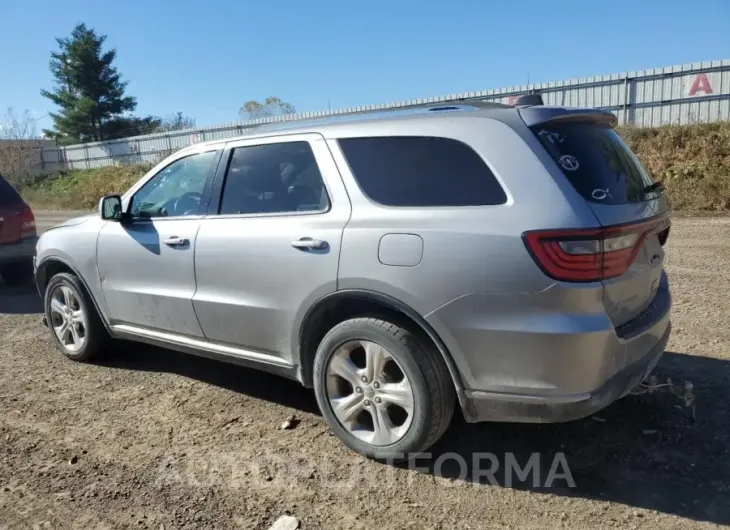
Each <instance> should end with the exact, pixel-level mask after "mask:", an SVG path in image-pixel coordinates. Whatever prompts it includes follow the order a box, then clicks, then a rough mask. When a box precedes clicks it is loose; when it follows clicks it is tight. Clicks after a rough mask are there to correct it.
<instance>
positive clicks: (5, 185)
mask: <svg viewBox="0 0 730 530" xmlns="http://www.w3.org/2000/svg"><path fill="white" fill-rule="evenodd" d="M21 202H23V200H22V199H21V198H20V195H18V192H17V191H15V189H14V188H13V187H12V186H11V185H10V183H9V182H8V181H7V180H5V179H4V178H2V177H0V206H9V205H11V204H18V203H21Z"/></svg>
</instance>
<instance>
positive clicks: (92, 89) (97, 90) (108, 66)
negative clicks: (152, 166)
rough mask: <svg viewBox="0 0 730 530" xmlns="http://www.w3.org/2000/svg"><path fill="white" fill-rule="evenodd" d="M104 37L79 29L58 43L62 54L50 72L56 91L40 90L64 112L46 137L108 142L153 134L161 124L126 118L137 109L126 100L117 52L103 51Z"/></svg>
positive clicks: (57, 115) (54, 55)
mask: <svg viewBox="0 0 730 530" xmlns="http://www.w3.org/2000/svg"><path fill="white" fill-rule="evenodd" d="M104 41H106V35H98V34H97V33H96V32H95V31H94V30H93V29H89V28H87V27H86V25H85V24H78V25H77V26H76V27H75V28H74V29H73V31H72V32H71V36H70V37H67V38H57V39H56V42H57V43H58V46H59V51H57V52H53V53H51V62H50V68H51V73H52V74H53V76H54V78H55V79H56V87H55V89H54V90H53V91H48V90H41V95H43V96H44V97H47V98H48V99H50V100H51V101H53V103H55V104H56V105H58V106H59V107H60V111H59V112H58V113H50V116H51V117H52V118H53V123H54V128H55V130H53V131H44V132H45V133H46V134H47V135H48V136H50V137H54V138H56V139H58V140H59V141H61V142H64V143H69V142H89V141H98V140H108V139H112V138H120V137H124V136H132V135H135V134H145V133H149V132H154V131H155V130H156V129H157V128H158V127H159V123H160V122H159V120H157V119H156V118H153V117H151V116H150V117H147V118H134V117H130V116H125V114H124V113H126V112H131V111H133V110H134V109H135V108H136V107H137V101H136V99H135V98H133V97H130V96H125V88H126V86H127V83H126V82H124V81H122V80H121V75H120V74H119V71H118V70H117V69H116V67H115V66H113V64H112V63H113V62H114V60H115V59H116V56H117V52H116V50H115V49H111V50H107V51H104V50H103V45H104Z"/></svg>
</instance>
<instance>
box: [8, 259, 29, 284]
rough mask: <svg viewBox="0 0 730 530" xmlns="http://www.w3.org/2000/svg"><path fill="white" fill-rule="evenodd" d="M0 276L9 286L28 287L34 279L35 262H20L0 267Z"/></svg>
mask: <svg viewBox="0 0 730 530" xmlns="http://www.w3.org/2000/svg"><path fill="white" fill-rule="evenodd" d="M0 276H2V277H3V280H5V283H7V284H8V285H27V284H29V283H30V280H31V278H33V262H32V261H20V262H17V263H7V264H5V265H0Z"/></svg>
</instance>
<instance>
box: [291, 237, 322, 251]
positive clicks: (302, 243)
mask: <svg viewBox="0 0 730 530" xmlns="http://www.w3.org/2000/svg"><path fill="white" fill-rule="evenodd" d="M291 246H293V247H294V248H298V249H301V250H307V249H315V250H321V249H325V248H327V247H329V243H327V241H322V240H321V239H312V238H311V237H303V238H301V239H296V240H294V241H292V242H291Z"/></svg>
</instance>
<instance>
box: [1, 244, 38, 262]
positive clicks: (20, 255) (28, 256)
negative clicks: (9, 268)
mask: <svg viewBox="0 0 730 530" xmlns="http://www.w3.org/2000/svg"><path fill="white" fill-rule="evenodd" d="M36 243H38V237H28V238H25V239H22V240H20V241H18V242H17V243H0V263H2V264H5V263H13V262H18V261H26V260H27V261H30V260H32V259H33V256H35V246H36Z"/></svg>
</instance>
